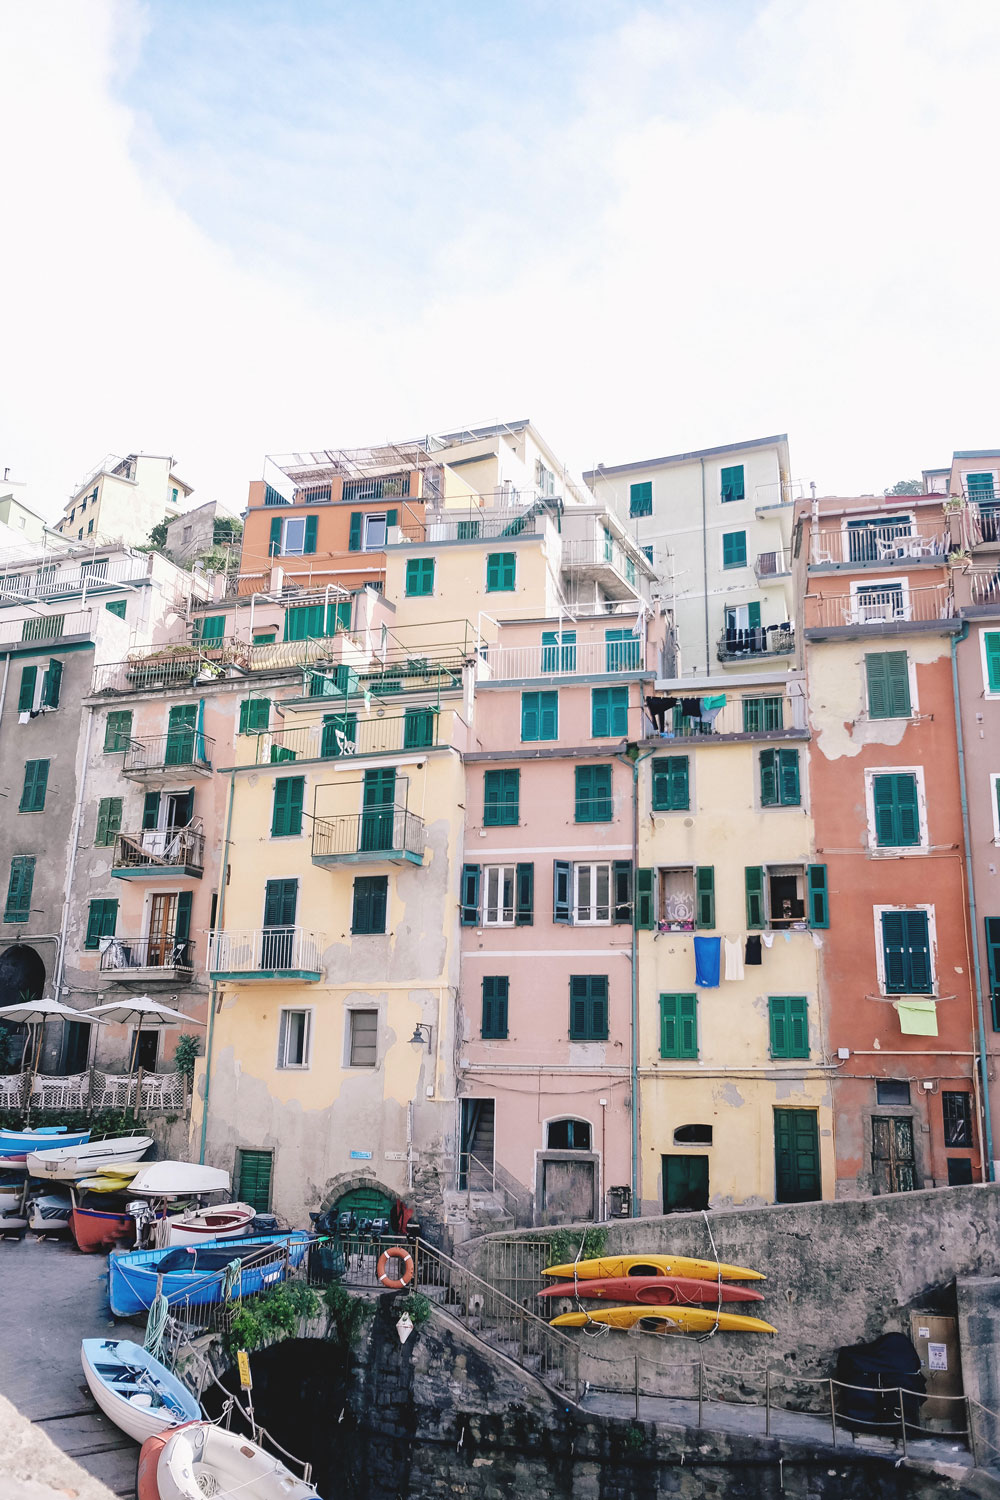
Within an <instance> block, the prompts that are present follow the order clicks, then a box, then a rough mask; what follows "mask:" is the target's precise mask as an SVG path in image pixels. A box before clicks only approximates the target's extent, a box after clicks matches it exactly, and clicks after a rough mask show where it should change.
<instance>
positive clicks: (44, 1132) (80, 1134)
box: [0, 1125, 90, 1167]
mask: <svg viewBox="0 0 1000 1500" xmlns="http://www.w3.org/2000/svg"><path fill="white" fill-rule="evenodd" d="M89 1140H90V1131H89V1130H73V1131H67V1129H66V1126H65V1125H40V1126H39V1127H38V1129H37V1130H0V1161H2V1162H3V1165H4V1166H5V1167H9V1166H11V1165H13V1164H15V1163H18V1164H20V1165H22V1166H23V1165H24V1159H25V1157H26V1156H27V1154H28V1152H29V1151H35V1150H44V1149H45V1147H46V1146H80V1145H82V1144H83V1142H84V1141H89Z"/></svg>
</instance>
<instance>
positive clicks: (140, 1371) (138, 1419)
mask: <svg viewBox="0 0 1000 1500" xmlns="http://www.w3.org/2000/svg"><path fill="white" fill-rule="evenodd" d="M80 1359H81V1362H82V1364H83V1373H84V1375H85V1376H86V1377H87V1384H88V1385H89V1386H90V1389H91V1392H92V1393H93V1397H94V1400H95V1401H96V1402H97V1404H98V1406H99V1407H100V1408H101V1411H102V1412H104V1414H105V1416H106V1417H110V1418H111V1420H112V1422H114V1424H115V1426H116V1427H120V1428H121V1430H122V1432H126V1433H128V1435H129V1437H130V1438H135V1440H136V1442H137V1443H144V1442H145V1441H146V1439H147V1438H151V1437H155V1436H156V1434H157V1433H159V1432H163V1431H164V1429H165V1428H168V1427H177V1426H179V1425H180V1424H181V1423H182V1422H196V1421H197V1420H198V1419H199V1418H200V1416H201V1414H202V1412H201V1405H200V1403H199V1402H198V1401H197V1400H196V1399H195V1397H194V1396H192V1394H191V1392H190V1391H189V1390H188V1388H187V1386H185V1385H182V1384H181V1382H180V1381H179V1380H178V1379H177V1377H176V1375H171V1373H170V1371H169V1370H168V1369H167V1367H166V1365H161V1364H160V1361H159V1360H158V1359H154V1358H153V1356H152V1355H151V1354H147V1353H146V1351H145V1349H143V1348H142V1346H141V1345H140V1344H132V1343H129V1341H128V1340H127V1339H84V1340H83V1344H82V1346H81V1349H80ZM202 1500H203V1497H202Z"/></svg>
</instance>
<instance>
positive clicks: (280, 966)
mask: <svg viewBox="0 0 1000 1500" xmlns="http://www.w3.org/2000/svg"><path fill="white" fill-rule="evenodd" d="M325 947H326V938H325V936H324V934H323V933H319V932H307V931H306V929H305V928H304V927H263V928H258V929H257V930H256V931H254V932H216V933H213V934H212V936H211V938H210V940H209V949H208V967H209V970H210V972H212V973H224V974H242V975H245V976H246V977H247V978H248V979H249V978H252V977H253V975H254V974H255V973H273V972H274V971H276V970H278V971H281V970H293V969H294V970H301V971H304V972H308V973H314V974H317V975H318V974H320V973H321V972H322V968H323V963H322V957H323V949H324V948H325Z"/></svg>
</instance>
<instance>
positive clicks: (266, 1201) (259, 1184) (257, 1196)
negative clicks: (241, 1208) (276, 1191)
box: [236, 1151, 274, 1213]
mask: <svg viewBox="0 0 1000 1500" xmlns="http://www.w3.org/2000/svg"><path fill="white" fill-rule="evenodd" d="M273 1165H274V1155H273V1153H272V1152H270V1151H241V1152H240V1159H239V1170H238V1171H237V1174H236V1196H237V1197H238V1198H239V1200H240V1202H241V1203H249V1205H250V1207H251V1208H255V1209H256V1210H257V1212H258V1213H266V1212H267V1210H268V1209H269V1208H270V1207H271V1168H272V1167H273Z"/></svg>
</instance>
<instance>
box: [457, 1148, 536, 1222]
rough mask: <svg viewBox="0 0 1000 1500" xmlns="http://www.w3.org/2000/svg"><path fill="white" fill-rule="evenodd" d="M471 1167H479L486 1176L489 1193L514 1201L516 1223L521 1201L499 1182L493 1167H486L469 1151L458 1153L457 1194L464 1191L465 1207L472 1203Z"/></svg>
mask: <svg viewBox="0 0 1000 1500" xmlns="http://www.w3.org/2000/svg"><path fill="white" fill-rule="evenodd" d="M463 1161H464V1162H465V1163H466V1166H465V1167H464V1168H463V1167H462V1162H463ZM473 1166H476V1167H480V1168H481V1169H482V1171H483V1172H484V1173H485V1175H486V1176H487V1178H489V1182H490V1189H489V1191H490V1192H491V1193H497V1192H500V1193H503V1195H504V1197H505V1198H511V1199H513V1201H514V1222H515V1223H516V1222H517V1217H518V1211H519V1210H520V1208H521V1199H520V1198H519V1197H518V1196H517V1194H516V1193H515V1192H514V1191H513V1190H512V1189H511V1188H509V1187H507V1186H506V1184H505V1183H503V1182H501V1181H500V1180H499V1178H498V1177H497V1173H496V1167H495V1166H493V1167H488V1166H487V1165H486V1163H485V1162H484V1161H480V1159H479V1157H478V1156H474V1155H473V1154H472V1152H471V1151H462V1152H460V1153H459V1158H458V1181H459V1187H458V1191H459V1192H463V1191H464V1193H465V1202H466V1207H468V1205H469V1203H470V1202H471V1201H472V1193H473V1188H472V1167H473ZM463 1177H464V1179H465V1188H464V1189H463V1188H462V1187H461V1182H462V1178H463Z"/></svg>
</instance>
